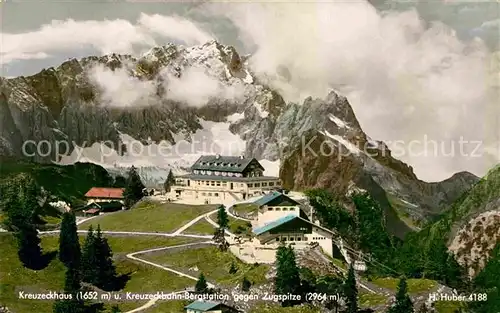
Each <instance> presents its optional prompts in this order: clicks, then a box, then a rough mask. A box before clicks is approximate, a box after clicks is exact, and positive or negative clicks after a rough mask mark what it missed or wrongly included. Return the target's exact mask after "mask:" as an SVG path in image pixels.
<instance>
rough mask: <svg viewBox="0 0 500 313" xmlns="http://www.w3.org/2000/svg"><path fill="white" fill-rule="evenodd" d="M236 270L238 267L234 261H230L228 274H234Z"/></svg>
mask: <svg viewBox="0 0 500 313" xmlns="http://www.w3.org/2000/svg"><path fill="white" fill-rule="evenodd" d="M236 272H238V268H237V267H236V264H235V263H234V261H232V262H231V266H230V267H229V274H236Z"/></svg>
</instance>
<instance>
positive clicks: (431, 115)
mask: <svg viewBox="0 0 500 313" xmlns="http://www.w3.org/2000/svg"><path fill="white" fill-rule="evenodd" d="M155 2H156V1H155ZM155 2H147V1H136V2H121V1H113V2H88V1H83V0H81V1H71V2H59V1H58V2H56V1H49V0H44V1H36V2H35V1H29V2H28V1H25V2H12V1H9V0H4V1H3V3H2V4H1V6H0V10H1V29H0V31H1V34H0V66H1V75H2V76H7V77H12V76H18V75H29V74H33V73H35V72H37V71H39V70H41V69H42V68H45V67H49V66H54V65H57V64H59V63H61V62H62V61H64V60H66V59H68V58H71V57H77V58H78V57H83V56H86V55H91V54H105V53H111V52H117V53H140V52H142V51H146V50H147V49H149V48H150V47H152V46H155V45H161V44H164V43H165V42H169V41H173V42H176V43H182V44H185V45H193V44H200V43H204V42H205V41H207V40H210V39H217V40H219V41H220V42H222V43H224V44H229V45H233V46H235V47H236V48H237V49H238V50H239V51H241V52H242V53H253V55H254V56H253V58H252V66H253V67H254V69H255V70H256V71H258V72H259V73H265V74H273V73H274V74H275V73H276V70H277V68H279V67H281V68H283V67H286V68H287V69H288V70H289V72H290V73H291V75H292V80H291V81H289V82H287V83H286V85H283V84H278V83H276V86H275V87H276V88H278V89H280V90H281V91H282V92H283V93H284V94H285V95H286V96H287V97H288V100H290V101H299V100H298V99H299V98H301V97H304V96H306V95H313V96H324V93H325V90H326V88H330V87H333V88H335V89H337V90H340V91H341V92H342V93H343V94H345V95H346V96H347V97H348V99H349V101H350V102H351V104H352V106H353V108H354V110H355V112H356V115H357V117H358V119H359V120H360V122H361V125H362V127H363V128H364V130H365V131H366V133H367V134H368V135H369V136H371V137H373V138H374V139H381V140H384V141H387V142H388V143H389V145H390V146H391V144H392V146H393V147H395V148H397V146H395V145H397V144H398V143H399V142H404V143H405V145H406V146H408V144H409V143H411V142H412V141H418V142H420V143H418V142H417V143H416V144H415V145H414V148H415V147H418V148H417V150H416V153H411V154H410V153H404V154H403V155H400V156H398V157H399V158H401V159H402V160H404V161H406V162H408V163H409V164H410V165H412V166H414V168H415V170H416V172H417V174H418V175H419V176H420V177H422V178H423V179H426V180H437V179H443V178H446V177H447V176H450V175H451V174H452V173H454V172H456V171H460V170H469V171H472V172H474V173H476V174H478V175H482V174H484V173H485V172H486V171H487V169H488V168H490V167H491V166H492V165H493V164H495V163H497V162H498V156H499V152H500V143H499V141H500V126H499V125H500V122H499V116H500V103H499V98H498V96H499V94H498V90H499V88H498V86H500V83H499V82H500V76H499V75H498V73H499V72H500V71H499V68H500V66H498V65H499V63H500V58H499V57H498V56H497V57H495V54H494V53H495V52H496V51H498V50H499V38H500V2H499V1H490V2H487V1H473V0H470V1H455V0H442V1H441V0H432V1H404V0H399V1H379V0H372V1H371V3H372V4H373V6H372V5H370V4H368V3H367V2H362V1H349V2H346V1H340V0H332V1H330V2H329V3H326V1H322V3H321V4H315V3H311V2H308V3H290V2H288V3H285V2H280V1H274V2H267V3H254V4H249V3H248V2H239V3H227V2H225V3H211V4H206V3H201V2H185V3H181V2H177V3H165V2H163V3H155ZM278 2H280V3H278ZM499 55H500V54H499ZM495 86H496V87H495ZM425 140H434V141H435V142H437V144H438V147H437V149H438V150H439V151H438V153H437V155H435V153H427V152H429V150H430V149H431V150H432V149H434V150H436V148H434V146H432V145H431V146H422V145H423V143H422V142H423V141H425ZM460 140H462V141H464V140H465V141H468V143H467V144H466V147H465V151H461V152H460V151H458V149H459V147H458V145H459V141H460ZM475 142H480V146H481V147H480V150H479V152H478V151H475V150H476V149H475V146H476V145H477V144H476V143H475ZM453 144H455V146H454V147H453V146H452V145H453ZM442 150H443V151H442ZM450 150H452V151H450ZM473 150H474V151H473ZM457 151H458V152H457ZM414 152H415V151H414ZM473 152H474V153H473ZM450 154H453V155H450ZM478 155H479V156H478Z"/></svg>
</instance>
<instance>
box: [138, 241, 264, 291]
mask: <svg viewBox="0 0 500 313" xmlns="http://www.w3.org/2000/svg"><path fill="white" fill-rule="evenodd" d="M145 258H146V259H147V260H149V261H152V262H155V263H159V264H163V265H165V266H171V267H173V268H176V269H178V270H179V271H183V272H186V273H188V272H189V269H190V268H192V267H195V266H196V267H197V268H198V270H199V271H198V272H196V273H191V275H193V276H197V275H198V274H199V273H200V272H203V273H204V275H205V276H206V277H207V280H208V281H215V282H217V283H220V284H224V285H237V284H239V283H240V282H241V280H242V279H243V276H246V277H247V278H248V279H249V280H250V281H252V282H254V283H255V284H261V283H264V282H265V281H266V278H265V274H266V273H267V271H268V270H269V267H268V266H267V265H258V266H254V265H252V264H245V263H243V262H241V261H240V260H239V259H238V258H237V257H235V256H234V255H233V254H232V253H230V252H225V253H223V252H220V251H219V250H218V249H217V248H216V247H207V248H199V249H189V250H184V251H182V252H178V253H175V254H168V253H157V254H154V255H150V256H147V257H145ZM233 261H234V262H235V264H236V266H237V267H238V272H237V273H235V274H229V268H230V266H231V262H233Z"/></svg>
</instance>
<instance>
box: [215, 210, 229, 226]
mask: <svg viewBox="0 0 500 313" xmlns="http://www.w3.org/2000/svg"><path fill="white" fill-rule="evenodd" d="M217 224H219V227H220V228H223V229H227V227H228V226H229V218H228V217H227V212H226V208H225V207H224V206H223V205H221V206H219V210H218V211H217Z"/></svg>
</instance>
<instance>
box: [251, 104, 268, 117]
mask: <svg viewBox="0 0 500 313" xmlns="http://www.w3.org/2000/svg"><path fill="white" fill-rule="evenodd" d="M253 106H254V107H255V108H256V109H257V111H258V112H259V115H260V117H261V118H266V117H267V116H268V115H269V112H267V111H264V110H263V109H262V107H261V105H260V103H258V102H257V101H255V102H254V103H253Z"/></svg>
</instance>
